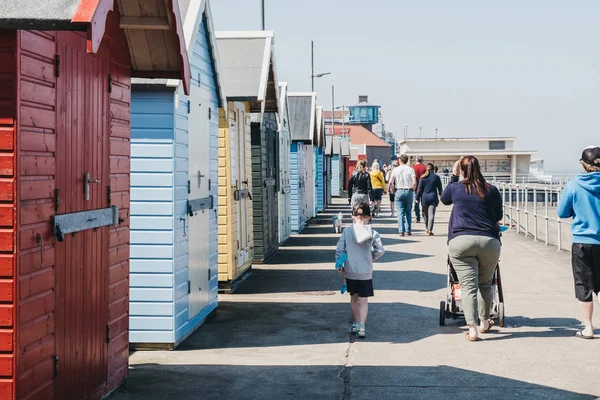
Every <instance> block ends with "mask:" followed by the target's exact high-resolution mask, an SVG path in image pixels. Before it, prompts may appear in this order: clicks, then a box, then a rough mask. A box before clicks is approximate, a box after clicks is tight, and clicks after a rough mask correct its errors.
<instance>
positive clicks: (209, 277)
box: [208, 268, 210, 282]
mask: <svg viewBox="0 0 600 400" xmlns="http://www.w3.org/2000/svg"><path fill="white" fill-rule="evenodd" d="M208 281H209V282H210V268H209V269H208Z"/></svg>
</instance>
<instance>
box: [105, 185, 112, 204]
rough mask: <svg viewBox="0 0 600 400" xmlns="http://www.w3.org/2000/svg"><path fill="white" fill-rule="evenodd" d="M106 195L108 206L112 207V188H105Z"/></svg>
mask: <svg viewBox="0 0 600 400" xmlns="http://www.w3.org/2000/svg"><path fill="white" fill-rule="evenodd" d="M106 189H107V190H106V191H107V193H108V205H109V206H111V205H112V203H111V202H112V188H111V187H110V186H108V187H107V188H106Z"/></svg>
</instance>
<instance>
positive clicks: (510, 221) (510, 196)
mask: <svg viewBox="0 0 600 400" xmlns="http://www.w3.org/2000/svg"><path fill="white" fill-rule="evenodd" d="M508 203H509V206H508V212H509V215H508V223H509V224H510V227H511V228H512V224H513V208H512V186H510V185H509V186H508Z"/></svg>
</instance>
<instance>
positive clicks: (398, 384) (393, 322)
mask: <svg viewBox="0 0 600 400" xmlns="http://www.w3.org/2000/svg"><path fill="white" fill-rule="evenodd" d="M345 204H346V203H345V202H343V201H341V200H340V201H337V202H336V204H335V205H333V206H332V207H330V208H329V209H328V210H327V211H326V212H325V213H323V214H322V215H320V216H319V217H318V218H317V219H316V220H313V223H312V224H311V225H309V226H308V227H307V228H306V229H305V230H304V232H302V234H300V235H297V236H294V237H293V238H291V239H290V240H289V241H288V242H287V243H286V244H285V245H284V246H282V248H281V251H280V252H279V253H278V254H277V255H276V256H275V257H274V258H273V259H271V260H270V261H269V262H268V263H267V264H266V265H261V266H256V267H255V268H254V272H253V275H252V276H251V278H249V279H248V280H247V281H246V282H245V283H244V284H243V285H242V286H241V288H240V289H239V290H238V292H236V293H235V294H233V295H222V296H220V298H219V308H218V311H217V315H216V317H214V318H213V319H212V320H210V321H208V322H207V323H206V324H205V325H203V326H202V327H201V328H200V329H199V330H198V331H197V332H196V333H195V334H194V335H192V336H191V337H190V338H189V339H188V340H187V341H186V342H184V343H183V344H182V345H181V346H180V347H179V348H178V349H177V350H176V351H172V352H136V353H133V354H132V355H131V359H130V364H131V369H130V372H129V379H128V381H127V385H126V387H125V388H123V389H122V390H121V391H120V392H118V393H116V394H114V395H113V396H112V397H111V399H115V400H129V399H131V400H134V399H136V400H137V399H140V400H141V399H274V400H275V399H357V400H358V399H365V400H366V399H447V398H456V399H596V398H597V397H599V396H600V362H598V356H599V355H600V330H598V329H597V330H596V333H597V336H599V339H596V340H582V339H577V338H575V337H573V334H574V333H575V331H576V329H578V328H579V327H580V325H579V320H578V317H579V305H578V303H577V302H576V300H575V298H574V291H573V280H572V275H571V267H570V254H569V253H568V252H557V251H556V248H553V247H545V246H544V245H543V244H542V243H535V242H534V241H533V240H531V239H526V238H524V237H523V236H522V235H521V236H518V235H517V234H516V233H515V232H508V233H506V234H505V236H504V238H503V250H502V258H501V268H502V278H503V284H504V294H505V304H506V314H507V319H506V325H507V326H506V327H505V328H495V329H494V330H493V331H492V332H491V333H488V334H485V335H483V339H484V340H482V341H480V342H477V343H471V342H468V341H466V340H465V338H464V327H462V322H461V321H458V320H457V321H452V320H450V321H449V326H446V327H440V326H439V325H438V315H439V302H440V300H442V299H444V298H445V291H446V288H445V287H446V240H447V238H446V230H447V227H446V222H447V220H448V216H449V208H442V209H441V210H440V211H439V213H438V225H437V227H436V229H435V233H436V234H437V235H436V236H434V237H427V236H425V234H424V226H423V224H422V223H421V224H417V225H414V226H413V232H414V235H413V236H411V237H405V238H400V237H399V236H398V234H397V228H396V222H395V218H394V219H392V218H389V217H385V218H379V219H376V220H375V221H374V228H375V229H376V230H378V231H379V232H380V233H381V234H382V236H383V243H384V246H385V247H386V250H387V253H386V255H385V256H384V257H383V258H382V259H381V261H380V262H378V263H377V264H376V266H375V274H374V285H375V289H376V293H375V296H376V297H374V298H373V299H372V302H371V306H370V314H369V319H368V321H367V338H366V340H358V339H355V338H354V337H351V336H349V335H348V333H347V329H348V328H349V325H350V324H349V316H350V309H349V305H348V301H349V298H348V295H341V294H339V287H340V278H339V276H338V275H337V274H336V273H335V271H334V268H333V259H334V248H335V244H336V242H337V236H338V235H336V234H334V233H333V229H332V227H331V216H332V215H333V213H337V212H338V211H340V210H341V211H343V212H344V213H345V217H346V219H345V221H344V222H345V225H348V224H349V223H350V221H351V220H350V218H349V216H348V212H349V208H348V207H347V206H346V205H345ZM386 215H388V216H389V211H388V212H386ZM596 304H597V305H598V303H596ZM598 316H600V313H598V315H597V316H596V317H595V323H596V325H597V327H598V328H600V318H598Z"/></svg>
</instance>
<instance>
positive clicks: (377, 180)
mask: <svg viewBox="0 0 600 400" xmlns="http://www.w3.org/2000/svg"><path fill="white" fill-rule="evenodd" d="M369 173H370V174H371V186H372V187H373V191H372V193H373V202H374V203H375V216H376V217H378V216H379V212H380V210H381V197H382V196H383V193H384V192H385V176H384V175H383V172H381V170H380V169H379V163H378V162H374V163H373V165H372V166H371V172H369Z"/></svg>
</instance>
